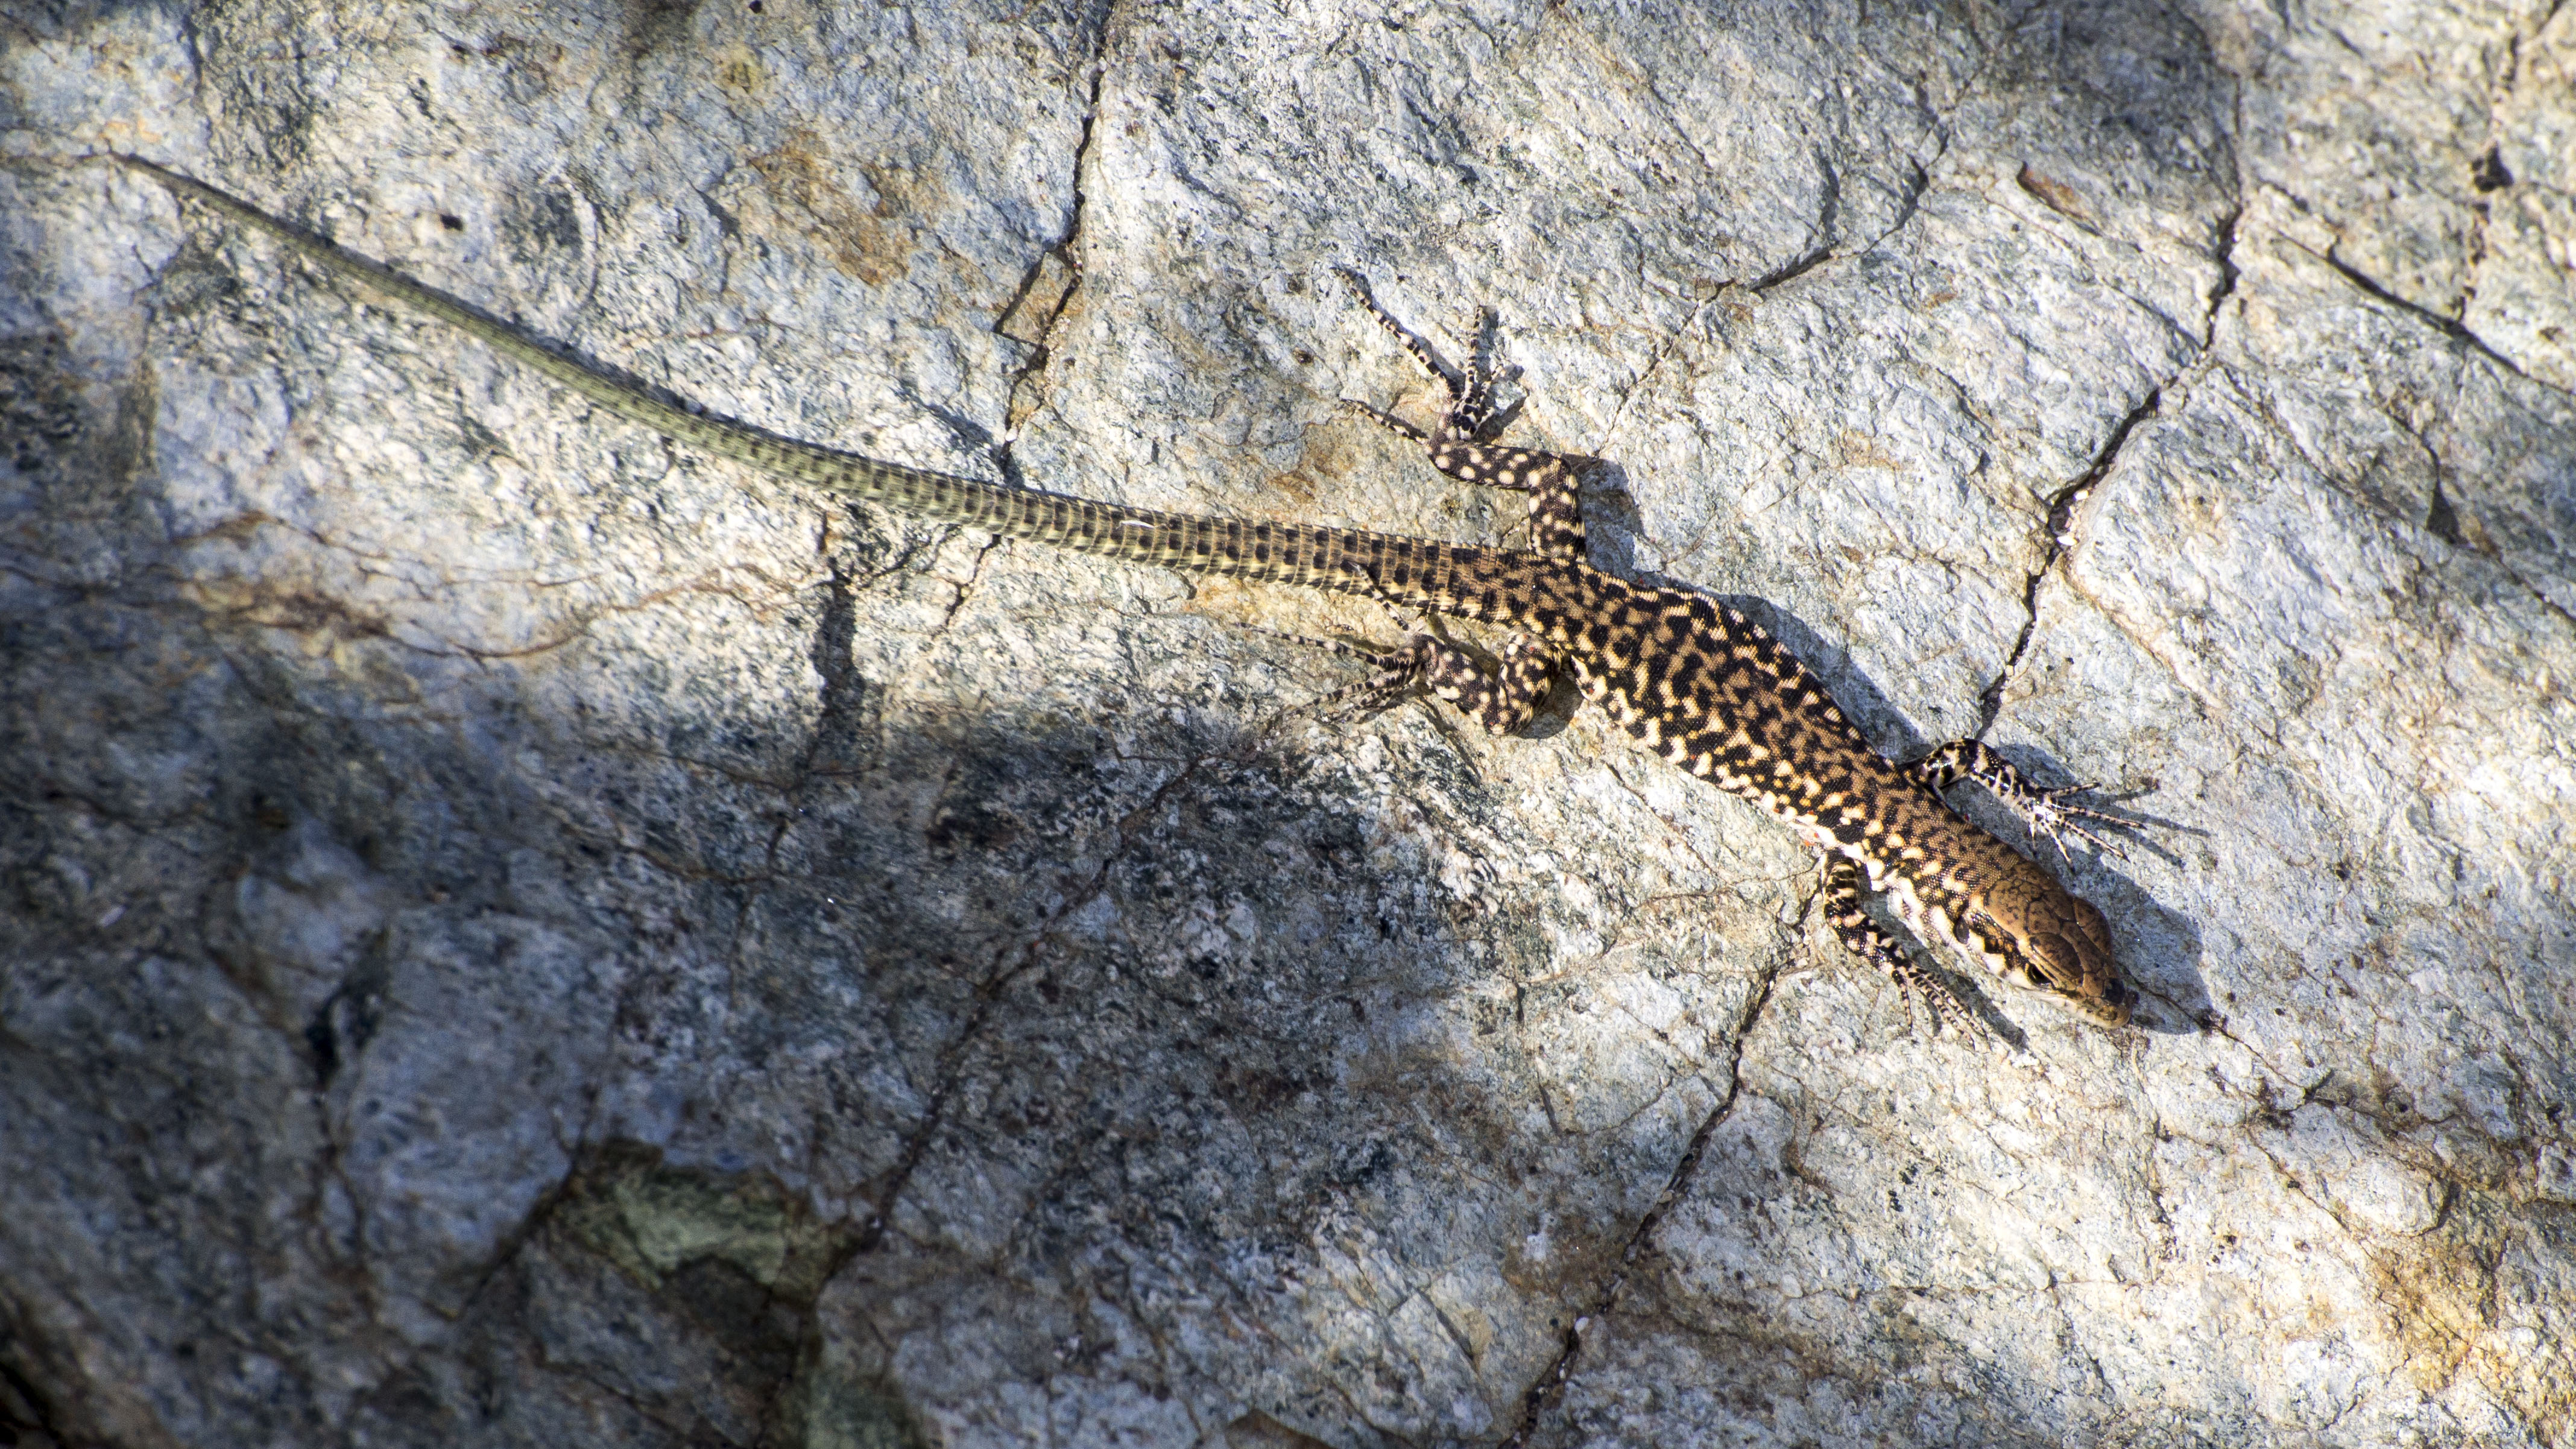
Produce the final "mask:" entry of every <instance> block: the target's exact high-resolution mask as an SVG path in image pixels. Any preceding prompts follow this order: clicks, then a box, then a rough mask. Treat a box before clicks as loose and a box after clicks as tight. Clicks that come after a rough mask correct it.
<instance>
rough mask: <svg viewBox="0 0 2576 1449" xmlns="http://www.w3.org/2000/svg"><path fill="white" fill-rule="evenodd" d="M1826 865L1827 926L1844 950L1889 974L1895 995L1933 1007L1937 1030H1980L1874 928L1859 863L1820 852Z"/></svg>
mask: <svg viewBox="0 0 2576 1449" xmlns="http://www.w3.org/2000/svg"><path fill="white" fill-rule="evenodd" d="M1822 854H1823V856H1824V863H1825V922H1826V924H1828V925H1830V926H1832V927H1833V928H1834V935H1835V937H1836V938H1837V939H1838V940H1840V941H1841V942H1842V943H1843V949H1844V950H1846V951H1849V952H1851V953H1852V954H1853V955H1854V956H1857V957H1859V958H1860V959H1861V960H1862V961H1864V962H1867V963H1868V964H1870V965H1872V966H1875V967H1877V968H1878V969H1879V970H1881V971H1884V972H1886V973H1887V979H1888V980H1890V981H1892V982H1894V983H1895V985H1896V991H1897V994H1898V995H1900V996H1903V997H1905V998H1907V999H1909V1000H1911V999H1912V998H1914V997H1916V996H1920V997H1922V998H1923V1004H1924V1005H1925V1006H1928V1007H1930V1008H1931V1009H1932V1016H1933V1019H1934V1023H1935V1030H1938V1029H1939V1027H1940V1026H1943V1025H1948V1026H1955V1027H1957V1028H1959V1030H1960V1031H1962V1032H1964V1033H1967V1034H1970V1035H1974V1034H1975V1033H1976V1032H1977V1031H1978V1030H1980V1024H1979V1022H1978V1021H1977V1019H1976V1018H1975V1017H1974V1016H1973V1015H1971V1014H1969V1011H1968V1009H1967V1007H1966V1006H1964V1005H1962V1004H1961V1003H1960V1001H1959V998H1958V997H1957V996H1956V995H1955V994H1953V993H1952V992H1951V990H1950V988H1949V987H1948V986H1947V985H1945V984H1944V983H1943V982H1942V981H1940V980H1939V979H1938V978H1937V977H1935V976H1933V974H1932V973H1931V972H1929V971H1926V970H1924V969H1923V968H1922V967H1921V966H1920V965H1918V964H1916V963H1915V960H1914V957H1913V956H1912V955H1911V954H1909V953H1908V952H1907V951H1906V949H1905V947H1904V946H1903V945H1901V944H1900V943H1898V942H1897V941H1896V940H1895V938H1893V937H1891V936H1889V935H1888V934H1887V933H1886V932H1885V931H1882V930H1880V929H1879V928H1878V923H1877V922H1876V921H1873V920H1871V919H1870V918H1869V912H1867V911H1865V910H1863V909H1862V908H1861V899H1862V897H1863V895H1864V894H1865V893H1866V891H1867V889H1868V886H1867V880H1866V878H1865V877H1863V876H1862V874H1861V869H1860V864H1859V862H1857V861H1855V860H1853V859H1852V858H1851V857H1849V856H1847V855H1843V854H1840V853H1838V852H1835V851H1824V852H1822Z"/></svg>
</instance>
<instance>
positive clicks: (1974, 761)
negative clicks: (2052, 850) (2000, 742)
mask: <svg viewBox="0 0 2576 1449" xmlns="http://www.w3.org/2000/svg"><path fill="white" fill-rule="evenodd" d="M1905 770H1906V772H1907V773H1908V774H1911V775H1912V776H1913V777H1914V778H1916V779H1917V780H1920V781H1922V782H1923V783H1924V784H1926V785H1929V786H1931V787H1932V789H1933V790H1934V791H1935V792H1939V791H1942V790H1947V789H1948V788H1950V787H1951V786H1952V785H1955V784H1957V783H1958V782H1959V781H1961V780H1974V781H1976V782H1977V783H1978V784H1980V785H1983V786H1985V787H1986V790H1987V792H1988V793H1989V794H1991V795H1993V796H1994V797H1995V798H1996V799H1997V800H1999V801H2001V802H2002V803H2003V805H2004V808H2006V809H2008V810H2010V811H2012V812H2013V813H2014V814H2015V815H2018V816H2020V817H2021V820H2022V824H2023V825H2025V826H2026V827H2028V828H2029V830H2030V833H2031V834H2033V835H2038V836H2046V837H2047V838H2048V840H2049V842H2050V843H2051V844H2053V845H2055V846H2056V847H2057V853H2058V854H2059V855H2064V854H2065V853H2066V842H2065V841H2064V840H2062V839H2060V838H2059V836H2058V832H2059V831H2061V830H2063V831H2066V832H2068V833H2070V834H2073V835H2076V836H2080V837H2082V838H2083V839H2085V840H2089V841H2091V842H2093V844H2094V845H2095V846H2096V847H2097V848H2099V849H2100V850H2102V851H2103V852H2104V853H2105V854H2108V855H2112V856H2117V855H2119V854H2120V850H2119V847H2117V846H2115V845H2113V844H2111V842H2109V841H2107V840H2104V839H2103V838H2102V837H2101V836H2098V835H2096V834H2094V833H2093V832H2092V831H2090V830H2087V829H2085V828H2084V826H2083V825H2082V824H2080V823H2079V822H2081V821H2085V820H2100V821H2104V822H2107V823H2111V824H2118V823H2119V821H2120V817H2118V816H2116V815H2106V814H2104V813H2103V812H2101V811H2099V810H2088V809H2086V808H2084V807H2083V806H2081V805H2068V804H2065V803H2063V802H2062V801H2061V799H2060V797H2062V796H2066V795H2081V794H2083V793H2084V792H2086V791H2087V790H2090V789H2092V788H2093V787H2092V786H2090V785H2060V786H2058V787H2056V788H2054V789H2042V788H2041V787H2039V786H2037V785H2034V784H2032V783H2030V780H2029V779H2028V777H2026V776H2024V775H2023V774H2022V772H2021V771H2019V770H2017V769H2015V768H2013V763H2012V761H2010V760H2007V759H2005V758H2004V757H2003V756H2001V755H1999V754H1996V753H1995V752H1994V751H1993V750H1990V749H1988V748H1986V746H1985V743H1984V742H1983V741H1982V740H1952V741H1951V742H1950V743H1948V744H1946V745H1941V746H1939V747H1937V748H1935V749H1934V750H1933V751H1932V752H1931V753H1930V754H1928V755H1925V756H1924V757H1923V758H1921V759H1919V760H1916V761H1915V762H1914V763H1913V764H1910V765H1907V766H1906V767H1905Z"/></svg>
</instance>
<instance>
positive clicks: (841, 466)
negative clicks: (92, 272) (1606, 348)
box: [115, 155, 1509, 618]
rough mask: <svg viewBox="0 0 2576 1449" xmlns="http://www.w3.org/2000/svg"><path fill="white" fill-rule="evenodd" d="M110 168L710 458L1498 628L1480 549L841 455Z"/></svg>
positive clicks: (159, 176)
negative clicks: (648, 386)
mask: <svg viewBox="0 0 2576 1449" xmlns="http://www.w3.org/2000/svg"><path fill="white" fill-rule="evenodd" d="M115 159H116V160H117V161H118V162H119V163H121V164H123V165H125V166H127V167H130V168H132V169H133V170H136V171H139V172H142V173H143V174H145V175H147V176H150V177H153V178H154V179H156V180H158V181H160V182H161V183H162V184H164V185H166V186H168V187H170V188H171V189H172V190H174V191H177V192H179V193H181V194H182V195H185V196H189V197H192V198H194V199H195V200H197V201H199V202H201V203H203V204H204V205H206V206H208V207H211V208H213V209H214V210H215V211H217V212H220V213H222V214H223V215H225V216H227V217H230V218H231V219H233V220H234V221H237V222H239V223H241V224H242V225H244V226H247V227H250V228H251V229H253V230H255V231H260V232H265V233H267V234H268V235H270V236H273V237H276V238H277V239H278V240H280V241H282V242H284V243H285V244H286V245H287V246H289V247H291V248H292V249H294V251H295V252H297V253H298V254H299V255H301V256H304V257H306V258H308V259H310V260H311V261H313V262H315V263H317V264H319V265H320V266H322V267H324V268H325V269H327V270H329V271H332V272H335V273H337V274H339V275H341V276H343V277H347V278H349V279H351V280H353V281H356V282H358V283H359V284H361V285H363V286H366V287H369V288H372V289H373V290H375V291H376V292H378V293H380V294H382V295H384V296H387V297H390V298H392V299H393V300H395V301H397V302H400V303H402V304H403V305H404V306H406V307H409V308H411V309H413V310H415V311H419V312H424V313H427V314H428V315H430V316H432V317H435V318H437V319H439V320H440V321H442V322H445V323H447V324H448V325H450V326H452V327H455V328H456V329H458V330H459V331H461V332H464V333H465V334H466V335H468V336H470V337H472V338H474V339H475V340H476V341H478V342H481V343H483V344H484V345H485V346H487V347H490V348H491V349H492V350H494V351H495V352H498V353H500V354H502V355H503V356H505V357H508V358H510V359H511V360H513V361H516V362H519V363H522V364H524V365H526V366H527V367H529V368H532V369H534V370H535V371H536V372H538V373H540V374H542V375H544V376H545V377H546V378H548V379H549V380H551V381H553V382H555V383H557V384H560V385H561V386H563V387H566V388H569V389H571V390H572V391H574V392H577V393H579V394H581V395H582V396H583V397H586V398H588V399H590V401H592V402H593V403H595V404H597V405H598V406H599V407H601V408H603V409H605V410H606V411H608V412H610V413H613V414H615V415H616V416H618V417H621V418H624V419H625V420H627V421H628V422H631V423H635V424H638V425H640V426H642V427H647V428H651V429H652V430H654V431H655V432H658V433H661V434H662V435H663V436H665V437H668V438H671V439H673V440H674V441H677V442H681V443H685V444H688V445H689V446H691V447H694V448H697V449H700V450H701V451H703V452H706V453H709V454H711V455H713V456H715V457H719V458H728V459H732V460H733V461H735V462H739V463H743V464H747V465H749V466H751V467H754V468H758V469H760V470H762V471H763V472H766V473H770V474H773V475H776V476H778V477H781V478H788V479H793V480H795V481H798V482H802V483H808V484H812V485H814V486H817V487H821V488H827V489H830V490H832V491H833V492H836V493H843V494H847V495H849V496H851V497H854V498H859V499H864V500H866V501H868V502H870V503H877V504H882V505H884V506H886V507H888V508H892V509H894V510H896V511H898V512H902V513H908V514H912V515H914V516H916V517H921V518H929V519H936V520H941V521H944V522H949V523H960V524H965V525H967V526H969V527H973V528H983V529H990V530H992V531H993V532H995V533H1003V534H1009V535H1011V536H1012V537H1015V538H1026V539H1033V540H1035V541H1037V542H1039V543H1045V544H1052V545H1054V546H1056V547H1059V548H1069V549H1074V550H1077V551H1079V552H1082V553H1088V554H1097V555H1100V556H1102V557H1106V558H1113V559H1121V560H1125V561H1127V562H1131V563H1143V564H1158V565H1162V566H1164V567H1167V568H1173V569H1177V570H1181V571H1183V572H1187V573H1193V574H1201V575H1216V576H1224V577H1232V578H1241V579H1249V580H1255V581H1263V582H1277V583H1284V584H1297V585H1304V586H1306V587H1309V588H1323V589H1335V590H1339V591H1342V592H1345V593H1357V594H1369V595H1373V596H1375V597H1378V598H1382V599H1385V600H1387V601H1389V602H1393V603H1398V604H1410V605H1413V606H1415V607H1417V608H1426V609H1433V610H1437V611H1439V612H1441V613H1445V614H1453V615H1458V616H1461V617H1467V618H1501V617H1503V616H1504V607H1505V606H1504V603H1503V601H1504V599H1505V598H1507V597H1508V592H1509V591H1508V590H1506V589H1504V588H1503V587H1502V583H1503V574H1504V573H1505V572H1506V571H1507V567H1508V565H1507V563H1506V561H1505V559H1504V558H1503V556H1502V555H1500V554H1498V553H1496V552H1495V551H1493V550H1491V549H1480V548H1474V547H1468V546H1462V545H1453V544H1444V543H1435V542H1432V541H1430V540H1427V539H1414V538H1402V537H1397V536H1395V535H1392V534H1382V533H1368V532H1364V531H1362V530H1358V529H1347V528H1324V527H1318V526H1315V525H1311V524H1291V523H1246V522H1243V521H1241V520H1237V519H1229V518H1204V517H1197V516H1193V515H1187V514H1177V513H1163V512H1159V511H1156V510H1153V509H1146V508H1125V507H1120V506H1118V505H1115V504H1109V503H1101V502H1098V501H1095V500H1093V499H1089V498H1078V497H1075V496H1073V495H1071V494H1065V493H1047V492H1042V491H1039V490H1037V489H1031V488H1014V487H1010V486H1008V485H1005V484H1000V483H988V482H984V481H981V480H978V479H974V478H963V477H959V476H957V475H956V474H953V473H940V472H935V471H933V470H931V469H927V468H914V467H909V466H906V465H905V464H901V463H889V462H886V461H885V460H883V459H881V458H870V457H867V456H865V455H864V454H859V453H844V452H840V451H837V450H835V449H831V448H822V447H817V446H815V445H813V444H811V443H802V442H798V441H796V440H795V439H793V438H782V437H779V436H777V435H776V434H773V433H768V432H764V431H762V430H761V429H758V428H755V427H753V426H751V425H750V424H748V423H743V422H739V421H736V420H734V419H731V418H725V417H719V416H716V415H713V414H709V413H704V412H700V411H696V410H693V409H691V408H689V407H686V406H684V405H682V404H679V403H675V402H670V401H666V400H664V399H663V398H660V397H657V396H655V395H653V394H652V393H651V392H648V391H646V390H645V389H643V388H640V387H636V386H633V385H631V384H628V383H625V382H622V381H619V380H618V379H616V378H613V377H609V376H606V375H604V374H603V373H601V372H599V371H597V370H595V369H594V368H593V367H592V366H590V365H588V364H585V363H583V362H581V361H578V360H576V359H574V358H572V357H569V356H566V355H564V354H563V353H560V352H557V351H555V350H554V349H553V348H550V347H547V346H544V345H543V344H541V343H538V342H536V341H533V340H531V339H530V338H529V337H527V336H526V335H524V334H523V333H521V332H520V331H518V330H517V329H516V328H514V327H511V326H510V325H508V324H507V323H504V322H502V321H500V320H498V319H497V318H494V317H492V316H490V315H488V314H486V313H484V312H483V311H481V310H479V309H477V308H475V307H472V306H469V305H467V304H465V303H463V302H460V301H458V300H456V299H455V298H453V297H450V296H448V295H447V294H445V293H443V292H439V291H436V290H433V289H431V288H429V287H426V286H423V285H422V284H420V283H418V282H415V281H413V280H412V279H411V278H409V277H406V276H404V275H402V274H401V273H399V272H396V271H394V270H393V269H392V268H390V267H387V266H385V265H384V264H383V263H381V262H377V261H374V260H371V259H370V258H367V257H363V256H360V255H358V254H357V253H355V252H352V251H349V250H347V249H345V248H343V247H341V246H339V245H337V244H336V243H333V242H330V241H327V240H325V239H323V238H321V237H319V236H316V235H314V234H313V233H311V232H308V231H306V230H304V229H303V228H301V227H298V226H295V225H293V224H291V223H288V222H285V221H281V220H279V219H278V218H276V217H273V216H270V215H269V214H268V213H267V212H264V211H261V210H260V209H258V208H257V207H254V206H252V205H250V204H248V203H247V202H243V201H240V200H237V199H236V198H234V197H232V196H230V195H227V194H226V193H224V192H221V191H218V190H216V189H215V188H213V187H211V186H208V185H206V184H205V183H204V182H202V181H198V180H196V179H195V178H193V177H190V176H185V175H182V174H180V173H178V172H176V171H171V170H168V169H167V168H164V167H161V166H157V165H154V164H153V163H152V162H149V161H146V160H143V159H141V158H139V157H134V156H126V155H117V156H116V157H115Z"/></svg>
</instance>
